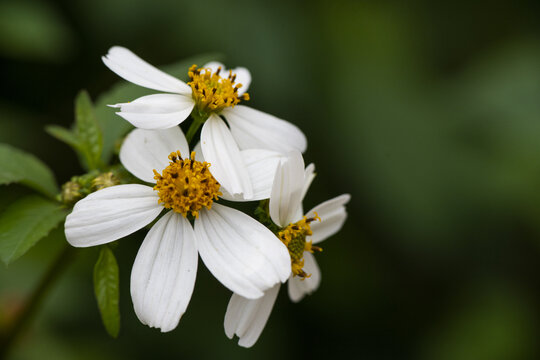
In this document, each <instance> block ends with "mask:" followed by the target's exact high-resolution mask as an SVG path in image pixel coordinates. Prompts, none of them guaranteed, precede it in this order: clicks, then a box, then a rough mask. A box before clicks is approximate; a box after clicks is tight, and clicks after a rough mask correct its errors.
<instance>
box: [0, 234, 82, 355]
mask: <svg viewBox="0 0 540 360" xmlns="http://www.w3.org/2000/svg"><path fill="white" fill-rule="evenodd" d="M74 254H75V248H73V247H71V246H70V245H69V244H67V243H66V245H65V247H64V249H62V251H61V252H60V254H59V255H58V257H57V258H56V260H55V261H54V262H53V263H52V264H51V266H50V267H49V269H48V270H47V272H46V273H45V275H44V276H43V278H42V279H41V281H40V282H39V284H38V286H37V288H36V289H35V290H34V292H33V293H32V295H30V298H29V299H28V300H27V302H26V305H25V306H24V307H23V308H22V309H21V310H20V312H19V314H18V315H17V317H16V318H15V319H14V320H13V322H12V323H11V325H10V326H9V327H8V328H7V331H6V332H5V334H4V336H3V337H2V338H0V359H6V358H7V356H8V354H9V351H10V349H11V348H12V347H13V345H14V344H16V342H17V340H18V338H19V337H20V336H21V335H22V333H23V330H24V329H25V328H26V326H27V325H28V323H29V322H30V320H31V319H32V317H33V316H34V314H35V312H36V310H37V309H38V308H39V306H40V305H41V303H42V302H43V299H44V298H45V295H46V294H47V292H48V291H49V290H50V289H51V287H52V285H54V283H55V282H56V280H57V279H58V278H59V276H60V275H61V274H62V272H63V271H64V270H65V269H66V268H67V265H69V263H70V262H71V259H72V258H73V255H74Z"/></svg>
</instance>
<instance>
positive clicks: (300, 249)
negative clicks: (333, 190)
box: [278, 213, 322, 280]
mask: <svg viewBox="0 0 540 360" xmlns="http://www.w3.org/2000/svg"><path fill="white" fill-rule="evenodd" d="M315 220H319V221H320V220H321V218H320V217H319V215H317V214H316V213H315V216H314V217H312V218H307V217H305V216H304V217H303V218H302V220H300V221H298V222H296V223H294V224H293V223H291V224H289V225H288V226H287V227H286V228H284V229H283V230H281V231H280V232H279V233H278V237H279V239H280V240H281V242H283V244H285V246H287V249H288V250H289V255H290V256H291V269H292V272H293V274H294V276H300V277H301V278H302V280H303V279H305V278H308V277H310V276H311V274H307V273H306V272H305V271H304V269H303V267H304V251H309V252H310V253H313V252H314V251H319V252H320V251H322V248H320V247H318V246H313V244H312V241H306V237H307V236H311V235H313V232H312V231H311V226H310V225H309V223H311V222H312V221H315Z"/></svg>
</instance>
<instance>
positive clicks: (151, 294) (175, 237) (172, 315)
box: [131, 211, 198, 332]
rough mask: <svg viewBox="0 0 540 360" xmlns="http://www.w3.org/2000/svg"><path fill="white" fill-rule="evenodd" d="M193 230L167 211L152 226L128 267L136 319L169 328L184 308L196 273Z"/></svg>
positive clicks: (163, 330) (176, 321)
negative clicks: (130, 265) (131, 266)
mask: <svg viewBox="0 0 540 360" xmlns="http://www.w3.org/2000/svg"><path fill="white" fill-rule="evenodd" d="M197 260H198V257H197V249H196V247H195V234H194V232H193V228H192V227H191V224H190V223H189V221H187V220H186V219H185V218H184V217H182V215H179V214H177V213H175V212H174V211H169V212H168V213H167V214H165V216H163V217H162V218H161V219H159V221H158V222H157V223H156V224H155V225H154V226H152V229H150V231H149V232H148V234H147V235H146V237H145V239H144V242H143V243H142V245H141V247H140V248H139V252H138V253H137V257H136V258H135V263H134V264H133V269H132V271H131V298H132V300H133V307H134V308H135V313H136V314H137V317H138V318H139V320H140V321H141V322H142V323H143V324H146V325H148V326H150V327H155V328H159V329H161V331H162V332H166V331H171V330H173V329H174V328H175V327H176V326H177V325H178V322H179V321H180V318H181V317H182V315H183V314H184V312H185V311H186V308H187V306H188V303H189V300H190V299H191V294H192V293H193V287H194V286H195V276H196V274H197Z"/></svg>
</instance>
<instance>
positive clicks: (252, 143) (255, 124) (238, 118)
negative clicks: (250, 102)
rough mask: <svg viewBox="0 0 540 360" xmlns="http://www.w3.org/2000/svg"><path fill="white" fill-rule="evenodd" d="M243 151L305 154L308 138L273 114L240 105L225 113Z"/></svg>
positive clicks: (225, 110)
mask: <svg viewBox="0 0 540 360" xmlns="http://www.w3.org/2000/svg"><path fill="white" fill-rule="evenodd" d="M222 115H223V116H224V117H225V119H226V120H227V122H228V123H229V125H230V127H231V132H232V134H233V136H234V139H235V140H236V142H237V143H238V146H239V147H240V149H268V150H274V151H279V152H282V153H287V152H289V151H292V150H298V151H300V152H305V151H306V149H307V139H306V136H305V135H304V133H303V132H302V131H301V130H300V129H299V128H298V127H297V126H296V125H293V124H292V123H290V122H288V121H285V120H282V119H279V118H277V117H275V116H273V115H270V114H267V113H264V112H262V111H259V110H255V109H252V108H250V107H247V106H244V105H236V106H235V107H233V108H226V109H224V110H223V111H222Z"/></svg>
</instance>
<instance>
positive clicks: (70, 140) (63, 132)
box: [45, 125, 80, 150]
mask: <svg viewBox="0 0 540 360" xmlns="http://www.w3.org/2000/svg"><path fill="white" fill-rule="evenodd" d="M45 131H46V132H47V133H48V134H49V135H51V136H53V137H55V138H57V139H58V140H60V141H62V142H65V143H66V144H68V145H69V146H71V147H72V148H73V149H75V150H77V149H78V148H79V146H80V145H79V140H78V139H77V137H76V136H75V135H74V134H73V132H72V131H71V130H69V129H66V128H63V127H61V126H58V125H47V126H45Z"/></svg>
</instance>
